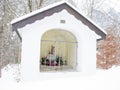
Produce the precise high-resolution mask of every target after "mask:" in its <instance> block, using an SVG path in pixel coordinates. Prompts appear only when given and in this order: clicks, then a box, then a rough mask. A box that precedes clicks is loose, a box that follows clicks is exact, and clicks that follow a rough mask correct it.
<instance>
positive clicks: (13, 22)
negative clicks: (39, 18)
mask: <svg viewBox="0 0 120 90" xmlns="http://www.w3.org/2000/svg"><path fill="white" fill-rule="evenodd" d="M62 4H67V5H68V6H69V7H71V8H72V9H73V10H75V11H76V12H77V13H79V15H81V16H82V17H84V18H85V19H86V20H87V21H89V23H91V24H93V25H94V26H95V27H97V28H98V29H99V30H100V31H102V32H103V33H104V34H105V35H106V34H107V32H106V31H105V30H103V29H102V28H101V27H99V26H98V25H97V24H96V23H94V22H93V21H92V20H91V19H89V18H88V17H86V16H85V15H83V14H82V13H81V12H80V11H79V10H78V9H77V8H76V7H75V6H73V5H72V4H70V3H69V2H68V1H59V2H56V3H54V4H51V5H48V6H46V7H43V8H41V9H39V10H36V11H33V12H31V13H29V14H26V15H24V16H21V17H19V18H17V19H14V20H12V22H11V24H12V25H13V24H15V23H18V22H20V21H22V20H25V19H27V18H30V17H32V16H34V15H37V14H39V13H42V12H44V11H47V10H50V9H52V8H54V7H57V6H59V5H62Z"/></svg>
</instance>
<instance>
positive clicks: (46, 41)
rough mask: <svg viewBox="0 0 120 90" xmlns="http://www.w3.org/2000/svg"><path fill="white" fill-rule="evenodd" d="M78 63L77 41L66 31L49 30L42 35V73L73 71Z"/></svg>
mask: <svg viewBox="0 0 120 90" xmlns="http://www.w3.org/2000/svg"><path fill="white" fill-rule="evenodd" d="M76 63H77V40H76V38H75V36H74V35H73V34H72V33H71V32H68V31H65V30H58V29H57V30H49V31H47V32H45V33H44V34H43V35H42V39H41V48H40V71H41V72H42V71H43V72H44V71H71V70H72V71H73V70H75V69H76Z"/></svg>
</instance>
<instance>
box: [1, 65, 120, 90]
mask: <svg viewBox="0 0 120 90" xmlns="http://www.w3.org/2000/svg"><path fill="white" fill-rule="evenodd" d="M18 69H19V66H18V65H15V66H12V67H11V66H9V65H8V66H7V68H4V69H3V70H2V72H3V75H4V76H3V77H2V78H1V79H0V90H65V89H66V90H73V89H74V90H120V67H113V68H111V69H109V70H97V72H96V74H95V75H88V76H79V77H68V78H55V79H50V80H42V81H36V82H19V83H14V82H15V79H16V78H15V77H17V78H18V77H19V72H18V71H17V73H18V75H16V76H15V75H14V74H15V72H16V70H18ZM19 78H20V77H19Z"/></svg>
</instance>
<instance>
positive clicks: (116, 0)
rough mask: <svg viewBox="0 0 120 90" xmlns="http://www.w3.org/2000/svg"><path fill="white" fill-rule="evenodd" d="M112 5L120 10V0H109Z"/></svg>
mask: <svg viewBox="0 0 120 90" xmlns="http://www.w3.org/2000/svg"><path fill="white" fill-rule="evenodd" d="M107 1H108V3H109V5H110V7H112V8H114V9H115V10H116V11H118V12H120V0H107Z"/></svg>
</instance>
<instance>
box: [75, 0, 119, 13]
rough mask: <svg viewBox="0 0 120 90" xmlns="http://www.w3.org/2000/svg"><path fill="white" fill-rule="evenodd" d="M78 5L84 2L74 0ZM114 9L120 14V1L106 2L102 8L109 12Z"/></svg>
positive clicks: (108, 0) (107, 0) (106, 0)
mask: <svg viewBox="0 0 120 90" xmlns="http://www.w3.org/2000/svg"><path fill="white" fill-rule="evenodd" d="M74 1H75V2H76V3H78V5H80V3H81V1H82V0H74ZM110 7H111V8H114V9H115V10H116V11H117V12H120V0H105V1H104V5H103V6H102V8H103V9H104V10H107V9H109V8H110Z"/></svg>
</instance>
